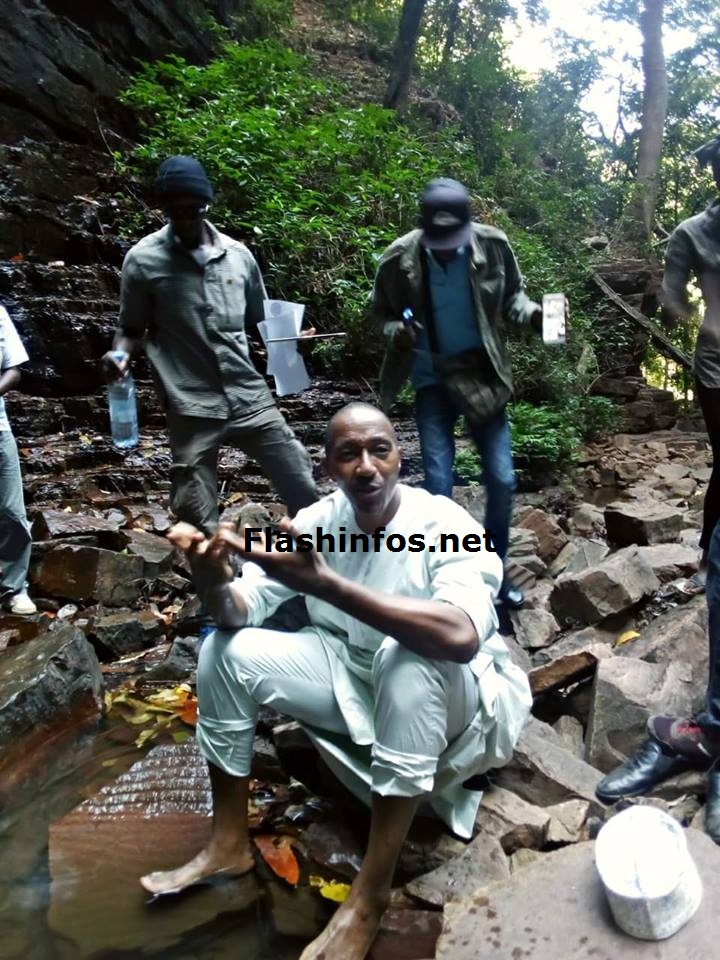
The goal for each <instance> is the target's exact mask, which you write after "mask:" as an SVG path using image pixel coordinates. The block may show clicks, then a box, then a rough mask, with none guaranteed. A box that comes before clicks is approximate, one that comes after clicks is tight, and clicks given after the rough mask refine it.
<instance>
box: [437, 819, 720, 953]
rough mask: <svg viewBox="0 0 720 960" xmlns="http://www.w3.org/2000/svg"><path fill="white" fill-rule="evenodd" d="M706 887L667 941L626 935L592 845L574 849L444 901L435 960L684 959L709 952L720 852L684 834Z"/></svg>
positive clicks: (702, 837) (719, 885)
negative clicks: (613, 911) (614, 914)
mask: <svg viewBox="0 0 720 960" xmlns="http://www.w3.org/2000/svg"><path fill="white" fill-rule="evenodd" d="M686 836H687V841H688V846H689V850H690V854H691V856H692V858H693V860H694V861H695V864H696V865H697V867H698V871H699V873H700V877H701V879H702V884H703V888H704V894H703V900H702V903H701V904H700V907H699V909H698V912H697V913H696V914H695V916H694V917H693V919H692V920H691V921H690V923H688V924H687V926H685V927H683V928H682V929H681V930H680V931H678V933H676V934H675V935H674V936H672V937H670V938H669V939H668V940H662V941H657V942H645V941H641V940H634V939H632V938H629V937H628V936H627V934H625V933H623V932H622V931H621V930H620V929H619V928H618V927H617V926H616V924H615V922H614V921H613V919H612V917H611V914H610V910H609V907H608V904H607V898H606V896H605V893H604V890H603V888H602V883H601V881H600V878H599V876H598V873H597V869H596V867H595V863H594V855H593V854H594V844H593V843H590V842H586V843H578V844H573V845H572V846H568V847H564V848H563V849H561V850H557V851H555V852H554V853H550V854H546V855H544V856H543V857H542V859H541V860H538V862H537V863H534V864H531V865H529V866H528V867H526V868H524V869H522V870H519V871H517V872H514V873H513V874H512V876H511V878H510V879H509V880H506V881H501V882H499V883H494V884H492V885H489V886H487V887H485V888H484V889H480V890H477V891H475V892H473V893H472V894H470V895H469V896H468V897H466V898H464V899H463V900H458V901H455V902H452V903H450V904H448V906H447V907H446V909H445V914H444V916H445V922H444V925H443V932H442V935H441V937H440V939H439V941H438V944H437V950H436V952H435V957H436V960H476V958H477V957H478V956H480V955H481V956H482V958H483V960H511V958H512V960H515V958H518V960H519V958H525V957H528V956H530V957H532V960H558V958H559V957H562V958H563V960H588V958H597V960H606V958H612V960H617V958H620V957H627V956H632V957H633V958H635V957H637V958H638V960H688V958H689V957H709V956H713V955H714V951H715V944H716V941H717V916H716V903H717V898H718V896H720V850H718V848H717V847H716V846H715V845H714V844H713V842H712V841H711V840H710V838H709V837H706V836H705V835H703V834H701V833H699V832H698V831H696V830H688V831H687V834H686Z"/></svg>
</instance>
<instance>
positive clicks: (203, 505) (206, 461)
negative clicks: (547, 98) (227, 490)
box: [168, 413, 226, 535]
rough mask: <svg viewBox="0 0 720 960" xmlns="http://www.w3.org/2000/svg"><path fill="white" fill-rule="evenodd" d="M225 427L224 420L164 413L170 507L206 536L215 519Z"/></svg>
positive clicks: (212, 527) (177, 515) (214, 525)
mask: <svg viewBox="0 0 720 960" xmlns="http://www.w3.org/2000/svg"><path fill="white" fill-rule="evenodd" d="M225 428H226V423H225V421H224V420H212V419H210V418H208V417H184V416H179V415H178V414H174V413H168V436H169V440H170V451H171V453H172V459H173V463H172V466H171V467H170V482H171V489H170V507H171V509H172V511H173V513H174V514H175V516H176V517H177V518H178V519H179V520H184V521H185V522H186V523H191V524H192V525H193V526H195V527H198V529H200V530H202V531H203V532H204V533H206V534H208V535H209V534H211V533H212V532H213V530H214V529H215V527H216V526H217V522H218V490H217V461H218V453H219V451H220V444H221V442H222V438H223V435H224V432H225Z"/></svg>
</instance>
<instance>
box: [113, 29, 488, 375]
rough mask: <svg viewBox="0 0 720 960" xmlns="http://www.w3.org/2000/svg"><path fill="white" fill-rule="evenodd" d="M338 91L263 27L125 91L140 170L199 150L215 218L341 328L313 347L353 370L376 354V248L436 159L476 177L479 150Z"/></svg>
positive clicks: (156, 69)
mask: <svg viewBox="0 0 720 960" xmlns="http://www.w3.org/2000/svg"><path fill="white" fill-rule="evenodd" d="M343 94H344V91H343V89H342V88H341V87H340V86H339V85H337V84H332V83H328V82H326V81H323V80H320V79H318V78H317V76H315V75H314V74H313V72H312V69H311V64H310V62H309V61H308V60H307V59H306V58H304V57H301V56H299V55H298V54H295V53H293V52H292V51H290V50H288V49H286V48H284V47H281V46H280V45H279V44H277V43H275V42H274V41H267V40H266V41H259V42H256V43H252V44H247V45H243V46H239V45H237V44H234V43H226V44H225V45H224V47H223V49H222V52H221V55H220V56H218V57H217V58H216V59H215V60H213V61H212V62H211V63H209V64H208V65H207V66H205V67H196V66H190V65H188V64H187V63H185V62H184V61H183V60H182V59H181V58H179V57H169V58H167V59H166V60H164V61H161V62H156V63H153V64H148V65H145V66H144V67H143V69H142V71H141V73H140V74H139V75H138V76H137V77H136V79H135V80H134V81H133V83H132V85H131V86H130V88H129V89H128V90H127V91H126V93H125V94H124V99H125V100H126V102H128V103H131V104H133V105H134V106H136V107H137V108H138V109H139V111H140V115H141V118H142V120H143V123H144V126H145V130H146V137H145V139H144V141H143V144H142V146H141V147H140V148H139V149H138V150H137V152H136V157H137V160H139V161H140V163H141V171H142V172H145V173H146V174H147V175H148V177H149V176H150V175H151V173H152V171H153V170H154V168H155V167H156V165H157V164H158V163H160V162H161V161H162V159H163V158H164V157H166V156H168V155H170V154H174V153H190V154H193V155H195V156H197V157H198V158H199V159H200V160H201V161H202V162H203V163H204V164H205V166H206V168H207V170H208V173H209V175H210V177H211V179H212V180H213V182H214V183H215V185H216V188H217V194H218V202H217V203H216V204H215V205H214V207H213V220H214V222H216V223H218V224H219V225H220V226H222V227H225V228H227V229H229V230H230V231H231V232H233V233H234V234H239V235H241V236H244V237H247V238H250V239H251V240H252V246H253V249H254V250H255V251H256V253H257V254H258V255H259V258H260V260H261V263H262V266H263V269H264V272H265V276H266V280H267V284H268V288H269V289H270V290H271V291H272V294H273V295H274V296H277V297H283V298H286V299H294V298H300V299H302V300H303V302H305V303H306V304H308V308H309V313H310V317H311V318H312V320H313V322H315V321H318V322H319V324H320V326H321V327H323V328H332V329H343V330H346V331H347V332H348V333H349V335H350V337H349V341H346V344H345V348H344V349H343V348H342V347H339V346H337V345H334V346H332V345H328V346H326V347H324V353H323V352H321V353H320V354H319V357H320V359H321V360H322V359H323V358H324V359H325V360H326V361H327V362H328V363H332V364H333V366H335V369H337V363H339V362H342V361H344V360H346V359H352V362H353V364H354V368H355V370H357V364H358V362H359V363H361V364H364V363H365V362H372V363H373V366H375V365H376V363H377V355H378V343H377V340H374V339H373V337H372V335H370V336H369V335H368V334H369V331H368V330H367V328H366V326H365V323H364V321H365V316H366V312H367V298H368V293H369V289H370V285H371V281H372V277H373V275H374V271H375V258H376V255H377V254H378V253H379V252H380V251H381V250H382V249H383V247H384V246H386V245H387V244H388V243H389V242H390V241H391V240H393V239H394V238H395V237H396V236H397V235H398V233H399V232H402V231H403V230H404V229H408V228H410V227H411V226H412V225H413V222H414V217H415V210H416V203H417V193H418V190H419V187H420V185H422V184H423V183H424V182H425V181H427V180H429V179H431V178H432V177H433V176H437V175H439V174H440V173H441V172H442V173H446V174H448V175H455V176H457V177H458V178H459V179H465V180H466V181H467V182H470V183H472V180H473V176H474V163H473V158H472V153H471V151H470V149H469V147H468V146H467V145H465V144H463V143H462V142H461V141H458V140H457V138H456V136H455V135H454V132H453V131H450V130H443V131H437V132H429V131H425V130H422V129H420V130H411V129H409V128H408V127H407V126H405V125H404V124H402V123H401V122H399V121H398V119H397V117H396V116H395V114H394V113H392V112H391V111H388V110H384V109H383V108H381V107H379V106H377V105H375V104H365V105H363V106H360V107H351V106H347V105H345V103H344V102H343ZM373 372H374V370H373Z"/></svg>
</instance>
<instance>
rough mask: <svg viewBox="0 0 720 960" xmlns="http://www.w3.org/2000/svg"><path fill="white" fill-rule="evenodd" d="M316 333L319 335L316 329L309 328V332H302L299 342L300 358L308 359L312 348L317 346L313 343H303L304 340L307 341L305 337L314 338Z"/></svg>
mask: <svg viewBox="0 0 720 960" xmlns="http://www.w3.org/2000/svg"><path fill="white" fill-rule="evenodd" d="M316 333H317V330H316V329H315V327H308V328H307V330H301V331H300V333H299V334H298V336H299V338H300V339H299V340H298V353H299V354H300V356H302V357H306V356H307V355H308V354H309V353H310V351H311V350H312V348H313V347H314V346H315V344H314V343H313V342H312V341H308V342H307V343H303V340H304V339H305V337H314V336H315V334H316Z"/></svg>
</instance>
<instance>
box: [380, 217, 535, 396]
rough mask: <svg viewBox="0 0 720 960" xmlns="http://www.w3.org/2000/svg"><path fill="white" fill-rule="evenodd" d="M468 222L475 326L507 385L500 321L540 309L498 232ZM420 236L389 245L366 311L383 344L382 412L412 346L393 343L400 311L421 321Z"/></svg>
mask: <svg viewBox="0 0 720 960" xmlns="http://www.w3.org/2000/svg"><path fill="white" fill-rule="evenodd" d="M472 226H473V233H472V254H471V257H470V271H471V286H472V292H473V300H474V302H475V312H476V316H477V324H478V329H479V330H480V335H481V336H482V341H483V344H484V346H485V348H486V350H487V352H488V355H489V357H490V360H491V361H492V364H493V367H494V368H495V371H496V373H497V375H498V376H499V377H500V379H501V380H502V381H503V382H504V383H506V384H507V386H508V387H509V388H510V389H512V374H511V370H510V357H509V356H508V352H507V347H506V344H505V323H506V322H509V323H517V324H529V323H530V319H531V317H532V315H533V314H534V313H535V311H537V310H539V309H540V307H539V305H538V304H537V303H534V302H533V301H532V300H531V299H530V298H529V297H528V296H527V294H526V293H525V290H524V289H523V281H522V277H521V275H520V269H519V267H518V264H517V260H516V259H515V254H514V253H513V251H512V247H511V246H510V244H509V242H508V238H507V237H506V236H505V234H504V233H503V232H502V230H497V229H496V228H495V227H490V226H486V225H485V224H481V223H474V224H473V225H472ZM420 235H421V231H420V230H412V231H411V232H410V233H406V234H405V236H403V237H400V238H399V239H398V240H396V241H395V242H394V243H392V244H390V246H389V247H388V248H387V250H386V251H385V252H384V253H383V255H382V257H381V258H380V263H379V264H378V269H377V274H376V277H375V287H374V290H373V295H372V306H371V311H372V316H373V320H374V321H375V322H376V323H377V324H379V326H380V327H381V329H382V332H383V334H384V336H385V341H386V344H387V348H386V351H385V357H384V359H383V363H382V368H381V370H380V403H381V406H382V408H383V410H385V411H387V410H389V409H390V407H391V406H392V405H393V403H394V402H395V400H396V398H397V395H398V393H399V392H400V389H401V388H402V386H403V384H404V383H405V381H406V380H407V379H408V377H409V375H410V366H411V362H412V350H411V349H407V348H405V349H401V348H399V347H396V346H394V344H393V340H394V337H395V334H396V333H397V332H398V331H399V330H401V329H402V326H403V323H402V314H403V310H405V309H406V308H407V307H410V308H411V310H412V312H413V315H414V317H415V319H416V320H418V321H419V322H420V323H424V322H425V302H424V300H425V298H424V295H423V282H422V268H421V263H420V256H421V250H422V248H421V246H420Z"/></svg>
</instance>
